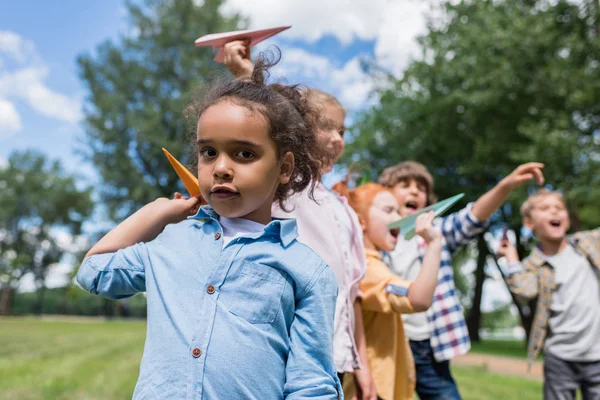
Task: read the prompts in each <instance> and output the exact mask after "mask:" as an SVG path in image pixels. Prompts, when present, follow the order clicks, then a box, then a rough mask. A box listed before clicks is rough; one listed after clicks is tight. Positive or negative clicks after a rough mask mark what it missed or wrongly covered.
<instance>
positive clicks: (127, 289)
mask: <svg viewBox="0 0 600 400" xmlns="http://www.w3.org/2000/svg"><path fill="white" fill-rule="evenodd" d="M148 264H149V261H148V250H147V247H146V244H145V243H138V244H135V245H133V246H129V247H126V248H124V249H121V250H118V251H116V252H114V253H104V254H94V255H92V256H90V257H87V258H86V259H85V260H84V261H83V263H82V264H81V267H79V271H78V272H77V282H78V283H79V285H81V287H82V288H83V289H84V290H86V291H88V292H90V293H92V294H96V295H98V296H102V297H107V298H109V299H114V300H118V299H123V298H126V297H131V296H133V295H134V294H136V293H138V292H144V291H146V267H147V265H148Z"/></svg>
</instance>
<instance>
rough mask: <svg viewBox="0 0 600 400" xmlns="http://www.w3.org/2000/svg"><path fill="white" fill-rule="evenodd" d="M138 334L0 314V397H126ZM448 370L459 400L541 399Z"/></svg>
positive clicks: (478, 374)
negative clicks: (451, 375)
mask: <svg viewBox="0 0 600 400" xmlns="http://www.w3.org/2000/svg"><path fill="white" fill-rule="evenodd" d="M144 336H145V322H143V321H137V322H129V321H110V322H105V321H101V320H85V319H81V320H39V319H33V318H0V397H1V398H2V399H3V400H17V399H18V400H26V399H53V400H54V399H69V400H71V399H73V400H74V399H77V400H86V399H90V400H100V399H102V400H104V399H106V400H108V399H111V400H113V399H130V398H131V395H132V393H133V388H134V386H135V382H136V379H137V372H138V365H139V362H140V358H141V356H142V350H143V345H144ZM453 371H454V375H455V377H456V379H457V380H458V384H459V386H460V389H461V392H462V394H463V397H464V399H465V400H482V399H489V400H495V399H514V398H518V399H521V400H528V399H532V400H533V399H540V398H541V383H540V382H536V381H532V380H528V379H521V378H515V377H506V376H501V375H493V374H490V373H488V372H486V371H485V370H483V369H480V368H454V369H453ZM224 398H226V397H224Z"/></svg>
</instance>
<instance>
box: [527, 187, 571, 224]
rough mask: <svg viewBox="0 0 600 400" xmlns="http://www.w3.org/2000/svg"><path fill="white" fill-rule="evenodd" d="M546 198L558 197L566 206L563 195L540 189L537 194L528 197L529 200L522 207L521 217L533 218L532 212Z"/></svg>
mask: <svg viewBox="0 0 600 400" xmlns="http://www.w3.org/2000/svg"><path fill="white" fill-rule="evenodd" d="M546 196H556V197H558V198H559V200H560V201H561V202H562V203H563V204H564V205H565V206H566V203H565V199H564V197H563V195H562V193H560V192H556V191H552V190H547V189H539V190H538V191H537V192H535V193H533V194H531V195H529V197H527V200H525V202H524V203H523V204H522V205H521V217H523V218H531V212H532V211H533V208H534V207H535V203H536V202H537V200H539V199H541V198H543V197H546Z"/></svg>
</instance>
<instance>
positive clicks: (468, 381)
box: [452, 367, 542, 400]
mask: <svg viewBox="0 0 600 400" xmlns="http://www.w3.org/2000/svg"><path fill="white" fill-rule="evenodd" d="M452 375H454V378H455V379H456V382H457V383H458V387H459V389H460V393H461V394H462V396H463V399H464V400H481V399H487V400H495V399H498V400H500V399H519V400H539V399H541V398H542V382H539V381H535V380H531V379H523V378H519V377H514V376H506V375H498V374H493V373H490V372H488V371H487V370H486V368H481V367H452Z"/></svg>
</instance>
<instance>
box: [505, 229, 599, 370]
mask: <svg viewBox="0 0 600 400" xmlns="http://www.w3.org/2000/svg"><path fill="white" fill-rule="evenodd" d="M568 240H569V243H570V244H571V245H572V246H573V247H574V248H575V250H576V251H578V252H579V253H581V254H582V255H583V256H585V257H586V258H587V259H588V261H589V262H590V264H591V265H593V266H594V267H595V268H597V269H598V270H599V271H600V229H595V230H593V231H585V232H578V233H575V234H574V235H571V236H569V237H568ZM507 273H508V275H509V276H508V278H507V283H508V287H509V289H510V291H511V292H513V293H514V294H515V295H517V296H519V297H522V298H524V299H526V300H531V299H533V298H536V297H537V308H536V312H535V317H534V320H533V325H532V328H531V334H530V336H529V345H528V348H527V359H528V361H529V365H530V366H531V363H532V362H533V361H534V360H535V359H536V358H537V356H538V355H539V354H540V351H541V350H542V349H543V348H544V341H545V340H546V335H547V334H548V320H549V318H550V305H551V304H552V295H553V294H554V292H555V291H556V283H555V282H556V279H555V271H554V268H552V266H551V265H550V264H549V263H548V262H547V261H546V260H545V259H544V255H543V254H542V251H541V250H540V249H538V248H537V247H535V248H534V249H533V251H532V252H531V254H530V255H529V257H527V258H526V259H525V260H523V263H514V264H511V265H510V266H509V268H508V270H507Z"/></svg>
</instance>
